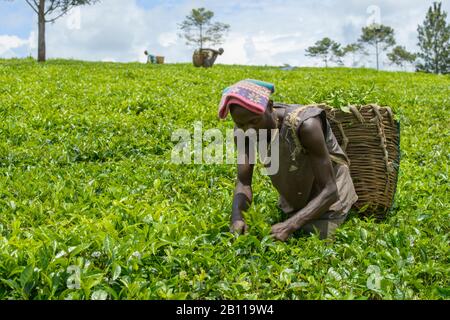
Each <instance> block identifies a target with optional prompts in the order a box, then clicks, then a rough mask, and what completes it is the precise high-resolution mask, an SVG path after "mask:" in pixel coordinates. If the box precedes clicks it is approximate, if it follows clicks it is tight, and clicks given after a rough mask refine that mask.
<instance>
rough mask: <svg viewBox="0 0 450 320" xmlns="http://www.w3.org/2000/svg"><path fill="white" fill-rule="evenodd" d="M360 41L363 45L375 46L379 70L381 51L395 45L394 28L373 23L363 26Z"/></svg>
mask: <svg viewBox="0 0 450 320" xmlns="http://www.w3.org/2000/svg"><path fill="white" fill-rule="evenodd" d="M358 42H359V43H360V44H361V45H368V46H372V47H375V55H376V59H377V70H379V69H380V67H379V55H380V53H381V52H383V51H386V50H387V49H388V48H389V47H392V46H394V45H395V39H394V29H392V28H391V27H389V26H385V25H382V24H372V25H370V26H367V27H363V28H362V34H361V37H360V38H359V40H358ZM380 51H381V52H380Z"/></svg>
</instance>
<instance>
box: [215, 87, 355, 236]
mask: <svg viewBox="0 0 450 320" xmlns="http://www.w3.org/2000/svg"><path fill="white" fill-rule="evenodd" d="M254 85H255V84H254V83H253V82H250V84H249V82H245V83H244V87H245V88H246V89H249V88H250V89H251V88H252V86H254ZM239 86H241V87H242V82H240V83H238V84H237V85H236V87H235V89H234V90H231V91H229V92H228V93H226V94H224V98H223V99H222V102H221V107H220V110H219V116H220V117H221V118H224V117H226V115H227V113H228V111H229V112H230V113H231V116H232V118H233V121H234V123H235V129H237V128H240V129H243V130H244V131H245V130H248V129H250V128H252V129H255V130H256V131H258V130H260V129H275V128H276V129H279V131H278V134H279V170H278V172H277V173H275V174H273V175H271V176H270V179H271V181H272V184H273V185H274V187H275V188H276V189H277V191H278V193H279V196H280V197H279V203H278V204H279V207H280V208H281V209H282V210H283V212H284V213H286V214H287V215H288V218H287V219H286V220H285V221H283V222H281V223H278V224H275V225H274V226H272V235H273V236H274V237H275V238H276V239H278V240H281V241H285V240H286V239H287V238H288V237H289V236H290V235H291V234H292V233H293V232H295V231H296V230H299V229H301V230H303V231H305V232H307V233H313V232H316V231H318V232H319V235H320V237H321V238H322V239H323V238H327V237H331V236H332V235H333V234H334V232H335V230H336V228H337V227H338V226H339V225H340V224H342V223H343V222H344V220H345V219H346V217H347V214H348V212H349V210H350V208H351V207H352V205H353V204H354V203H355V202H356V200H357V199H358V197H357V195H356V192H355V189H354V186H353V182H352V179H351V176H350V170H349V164H348V159H347V156H346V154H345V153H344V151H343V150H342V149H341V147H340V146H339V144H338V142H337V140H336V137H335V136H334V134H333V132H332V130H331V127H330V124H329V123H328V120H327V119H326V113H325V111H324V110H322V109H320V108H318V107H315V106H301V105H287V104H281V103H273V102H272V101H271V100H268V102H267V103H264V101H265V100H264V99H263V98H268V95H267V96H266V97H256V99H255V93H254V92H253V94H252V95H250V96H251V97H253V98H252V99H253V101H257V102H259V103H260V102H261V101H263V103H262V104H260V107H261V108H260V109H257V108H256V109H255V107H248V105H246V104H245V103H237V101H238V100H236V97H237V95H239V94H241V95H245V94H246V91H245V90H244V91H242V90H240V89H242V88H240V89H239ZM255 88H256V89H255V90H256V91H255V92H258V93H257V94H256V95H258V94H264V92H263V93H261V92H262V91H261V87H259V88H257V87H255ZM272 90H273V89H272ZM230 92H231V93H232V94H231V95H233V98H232V99H230V100H227V97H226V96H227V95H230ZM272 92H273V91H272ZM269 93H270V92H269ZM238 98H239V97H238ZM260 98H261V99H260ZM227 101H232V102H233V103H229V104H227V103H226V102H227ZM242 101H247V100H245V97H244V99H242ZM255 111H256V112H255ZM269 139H270V137H269ZM245 159H246V161H245V162H246V163H245V164H238V168H237V171H238V172H237V183H236V187H235V191H234V197H233V205H232V214H231V231H232V232H237V233H244V232H246V231H247V229H248V226H247V224H246V222H245V219H244V215H243V212H245V211H246V210H247V209H248V208H249V206H250V204H251V202H252V198H253V192H252V176H253V168H254V165H252V164H249V162H250V161H249V160H248V159H249V154H248V149H247V148H246V152H245Z"/></svg>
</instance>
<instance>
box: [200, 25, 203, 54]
mask: <svg viewBox="0 0 450 320" xmlns="http://www.w3.org/2000/svg"><path fill="white" fill-rule="evenodd" d="M202 49H203V30H202V25H200V52H202Z"/></svg>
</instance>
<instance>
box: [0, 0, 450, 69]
mask: <svg viewBox="0 0 450 320" xmlns="http://www.w3.org/2000/svg"><path fill="white" fill-rule="evenodd" d="M431 3H432V1H427V0H389V1H388V0H380V1H373V0H370V1H365V0H340V1H338V0H324V1H314V0H254V1H239V0H227V1H214V0H189V1H188V0H165V1H163V0H102V1H101V3H100V4H97V5H94V6H85V7H82V8H78V9H76V10H73V12H71V14H70V15H68V16H66V17H64V18H62V19H60V20H58V21H57V22H56V23H54V24H51V25H48V27H47V54H48V57H49V58H56V57H59V58H73V59H82V60H103V61H118V62H128V61H144V60H145V56H144V55H143V52H144V50H146V49H147V50H149V51H150V52H152V53H154V54H157V55H163V56H165V57H166V61H167V62H188V61H190V60H191V55H192V48H189V47H187V46H186V45H185V43H184V41H183V40H182V39H180V38H179V37H178V36H177V33H178V30H177V24H178V23H180V22H181V21H182V20H183V18H184V17H185V16H186V15H187V14H188V13H189V11H190V9H192V8H197V7H206V8H208V9H210V10H212V11H214V12H215V21H221V22H225V23H228V24H230V25H231V30H230V33H229V35H228V37H227V38H226V41H225V42H224V43H223V44H222V45H221V46H222V47H223V48H224V49H225V54H224V55H223V56H221V57H219V58H218V61H217V62H218V63H225V64H233V63H236V64H249V65H265V64H267V65H282V64H284V63H288V64H291V65H298V66H319V65H321V61H320V60H317V59H312V58H309V57H306V56H305V49H306V48H307V47H308V46H311V45H313V44H314V42H315V41H317V40H319V39H321V38H323V37H325V36H328V37H331V38H332V39H334V40H336V41H338V42H340V43H342V44H347V43H350V42H354V41H356V40H357V39H358V37H359V35H360V31H361V28H362V27H364V26H365V25H367V24H368V23H369V22H370V21H374V20H377V21H379V22H381V23H383V24H386V25H389V26H392V27H393V28H394V29H395V32H396V39H397V42H398V44H400V45H403V46H406V48H407V49H408V50H410V51H415V50H417V46H416V43H417V31H416V29H417V25H418V24H419V23H422V22H423V20H424V17H425V14H426V10H427V9H428V7H429V6H430V5H431ZM443 7H444V10H445V11H447V12H449V11H450V1H444V4H443ZM36 43H37V23H36V17H35V14H34V12H33V11H32V10H31V8H29V7H28V5H27V4H26V2H25V0H15V1H5V0H0V57H3V58H10V57H25V56H28V55H30V54H31V55H33V56H36ZM384 60H385V59H384ZM353 62H354V61H353V59H352V58H350V57H348V58H347V61H346V64H348V65H349V64H352V63H353ZM355 62H356V63H357V64H358V65H364V66H369V67H372V66H373V65H374V58H373V56H369V57H359V56H357V57H356V58H355ZM383 67H384V68H385V69H390V68H391V67H389V66H388V64H387V63H386V61H385V63H384V64H383Z"/></svg>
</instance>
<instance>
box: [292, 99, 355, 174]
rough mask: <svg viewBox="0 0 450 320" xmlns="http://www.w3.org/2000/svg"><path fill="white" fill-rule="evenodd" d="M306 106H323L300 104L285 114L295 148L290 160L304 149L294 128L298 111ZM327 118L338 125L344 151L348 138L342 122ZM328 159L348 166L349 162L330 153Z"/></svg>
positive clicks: (296, 123)
mask: <svg viewBox="0 0 450 320" xmlns="http://www.w3.org/2000/svg"><path fill="white" fill-rule="evenodd" d="M307 107H319V108H322V109H323V108H324V107H325V106H324V105H322V104H317V105H305V106H301V107H299V108H297V109H296V110H294V111H292V112H291V113H290V114H289V115H288V116H287V118H286V123H287V124H288V126H289V128H290V130H291V133H292V136H293V140H294V142H295V149H294V151H293V152H292V153H291V159H292V160H295V157H296V156H297V155H298V154H300V153H301V152H302V151H303V149H304V148H303V146H302V144H301V143H300V139H299V137H298V136H297V132H296V128H297V126H298V119H297V118H298V115H299V113H300V112H301V111H303V110H304V109H305V108H307ZM327 119H331V120H332V121H334V122H335V123H336V124H337V125H338V127H339V131H340V132H341V135H342V140H343V142H344V145H343V146H342V148H343V150H344V152H345V149H346V148H347V144H348V141H349V140H348V138H347V136H346V135H345V132H344V128H343V127H342V124H341V123H340V122H339V121H337V120H335V119H334V118H331V117H330V118H328V117H327ZM330 159H331V161H333V162H335V163H337V164H343V165H347V166H349V167H350V163H349V162H347V161H346V160H345V159H342V158H340V157H338V156H335V155H333V154H330Z"/></svg>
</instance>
